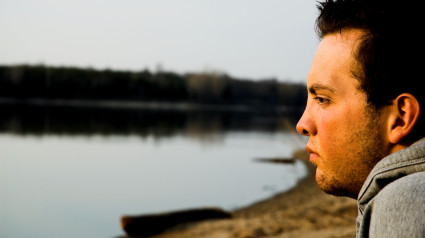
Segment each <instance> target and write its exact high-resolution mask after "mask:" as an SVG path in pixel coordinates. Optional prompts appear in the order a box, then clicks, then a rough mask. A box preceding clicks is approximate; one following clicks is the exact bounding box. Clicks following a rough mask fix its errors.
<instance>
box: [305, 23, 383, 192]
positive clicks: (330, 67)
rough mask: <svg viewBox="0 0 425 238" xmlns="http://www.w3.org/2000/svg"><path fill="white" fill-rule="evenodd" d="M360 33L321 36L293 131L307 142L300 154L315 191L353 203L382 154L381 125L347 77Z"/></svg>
mask: <svg viewBox="0 0 425 238" xmlns="http://www.w3.org/2000/svg"><path fill="white" fill-rule="evenodd" d="M362 34H363V33H362V31H360V30H344V31H342V32H338V33H334V34H330V35H327V36H325V37H324V38H323V39H322V41H321V43H320V45H319V47H318V48H317V51H316V54H315V56H314V59H313V62H312V65H311V68H310V71H309V74H308V78H307V90H308V100H307V106H306V108H305V111H304V114H303V116H302V117H301V119H300V120H299V122H298V124H297V131H298V133H300V134H302V135H306V136H308V137H309V139H308V143H307V146H306V150H307V151H308V152H309V153H310V161H311V162H312V163H313V164H314V165H315V166H316V181H317V183H318V185H319V187H320V188H321V189H322V190H323V191H325V192H327V193H329V194H333V195H337V196H348V197H352V198H356V197H357V196H358V193H359V191H360V189H361V187H362V185H363V183H364V181H365V180H366V178H367V176H368V174H369V173H370V171H371V170H372V168H373V167H374V166H375V164H376V163H377V162H378V161H379V160H380V159H382V158H383V157H384V156H385V155H387V154H388V150H389V148H386V147H387V144H386V143H384V141H385V140H384V138H385V136H386V130H385V128H386V127H385V126H384V125H385V120H384V119H383V118H382V116H381V115H380V114H379V113H377V112H375V111H374V110H372V108H371V107H369V106H368V103H367V97H366V94H365V93H364V92H363V91H361V90H360V89H359V86H360V84H359V81H358V79H356V78H355V77H354V75H353V72H354V71H353V69H355V68H356V60H355V58H354V52H355V50H356V49H357V46H358V44H359V42H360V40H361V39H360V37H361V36H362Z"/></svg>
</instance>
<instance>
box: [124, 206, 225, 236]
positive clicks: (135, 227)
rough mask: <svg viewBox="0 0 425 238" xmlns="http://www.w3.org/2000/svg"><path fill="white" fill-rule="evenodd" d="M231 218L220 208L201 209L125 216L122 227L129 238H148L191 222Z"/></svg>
mask: <svg viewBox="0 0 425 238" xmlns="http://www.w3.org/2000/svg"><path fill="white" fill-rule="evenodd" d="M231 217H232V214H231V213H229V212H226V211H224V210H222V209H220V208H199V209H190V210H182V211H174V212H168V213H158V214H147V215H140V216H123V217H121V227H122V229H123V230H124V231H125V232H126V233H127V235H129V236H133V237H148V236H153V235H157V234H160V233H162V232H164V231H166V230H168V229H170V228H173V227H176V226H177V225H181V224H185V223H189V222H197V221H204V220H210V219H225V218H231Z"/></svg>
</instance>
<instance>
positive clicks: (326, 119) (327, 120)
mask: <svg viewBox="0 0 425 238" xmlns="http://www.w3.org/2000/svg"><path fill="white" fill-rule="evenodd" d="M358 120H359V115H357V116H356V115H353V113H351V112H350V111H344V112H341V113H335V112H332V113H331V112H328V113H326V112H325V113H322V114H321V116H320V118H319V123H318V125H319V128H318V130H319V133H318V136H319V143H320V148H321V149H322V150H323V152H324V153H337V154H338V153H340V152H343V150H344V149H345V148H347V143H348V141H350V139H351V135H352V133H353V132H354V131H356V125H358V123H359V122H358Z"/></svg>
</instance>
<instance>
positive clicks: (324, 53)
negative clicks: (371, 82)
mask: <svg viewBox="0 0 425 238" xmlns="http://www.w3.org/2000/svg"><path fill="white" fill-rule="evenodd" d="M362 35H363V32H362V31H361V30H345V31H342V32H338V33H334V34H329V35H326V36H325V37H324V38H323V39H322V41H321V42H320V44H319V47H318V48H317V51H316V54H315V56H314V59H313V63H312V65H311V68H310V71H309V73H308V78H307V86H308V87H310V86H311V85H324V86H327V87H332V88H334V89H335V91H341V90H349V89H350V90H353V89H358V86H359V82H358V80H357V79H356V78H355V76H354V75H353V70H354V69H356V68H357V66H356V60H355V57H354V55H355V52H356V50H357V47H358V44H359V43H360V40H361V37H362ZM348 86H351V87H348Z"/></svg>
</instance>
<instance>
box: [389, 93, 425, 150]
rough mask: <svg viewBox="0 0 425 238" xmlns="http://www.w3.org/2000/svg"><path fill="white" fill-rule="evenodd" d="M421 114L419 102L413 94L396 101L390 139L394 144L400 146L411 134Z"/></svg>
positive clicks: (402, 96) (404, 95) (392, 111)
mask: <svg viewBox="0 0 425 238" xmlns="http://www.w3.org/2000/svg"><path fill="white" fill-rule="evenodd" d="M420 112H421V108H420V105H419V102H418V100H417V99H416V98H415V97H414V96H413V95H412V94H410V93H403V94H400V95H399V96H398V97H397V98H396V99H394V101H393V107H392V109H391V118H392V120H391V122H390V123H391V128H390V131H389V138H388V139H389V141H390V142H391V143H392V144H400V143H401V142H402V140H403V139H404V138H406V136H408V135H409V134H410V133H411V131H412V129H413V127H414V126H415V125H416V123H417V121H418V118H419V115H420Z"/></svg>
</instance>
